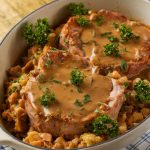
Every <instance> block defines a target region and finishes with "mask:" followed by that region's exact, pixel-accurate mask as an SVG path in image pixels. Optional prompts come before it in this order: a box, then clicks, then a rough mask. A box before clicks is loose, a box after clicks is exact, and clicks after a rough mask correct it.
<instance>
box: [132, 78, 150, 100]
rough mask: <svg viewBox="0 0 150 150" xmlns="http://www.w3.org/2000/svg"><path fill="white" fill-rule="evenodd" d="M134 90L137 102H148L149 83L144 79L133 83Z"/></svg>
mask: <svg viewBox="0 0 150 150" xmlns="http://www.w3.org/2000/svg"><path fill="white" fill-rule="evenodd" d="M134 90H135V92H136V93H137V95H136V98H137V100H138V101H139V102H142V103H150V85H149V84H148V83H147V82H145V81H144V80H140V81H138V82H137V83H136V84H135V85H134Z"/></svg>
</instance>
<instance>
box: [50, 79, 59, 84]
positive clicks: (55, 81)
mask: <svg viewBox="0 0 150 150" xmlns="http://www.w3.org/2000/svg"><path fill="white" fill-rule="evenodd" d="M52 81H53V82H54V83H57V84H61V81H59V80H55V79H53V80H52Z"/></svg>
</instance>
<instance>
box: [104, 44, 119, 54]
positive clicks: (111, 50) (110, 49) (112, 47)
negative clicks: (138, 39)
mask: <svg viewBox="0 0 150 150" xmlns="http://www.w3.org/2000/svg"><path fill="white" fill-rule="evenodd" d="M118 46H119V45H118V44H116V43H110V44H106V45H105V46H104V54H105V55H106V56H111V55H112V56H114V57H119V56H120V54H119V49H118Z"/></svg>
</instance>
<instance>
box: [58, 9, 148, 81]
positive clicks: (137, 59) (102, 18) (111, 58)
mask: <svg viewBox="0 0 150 150" xmlns="http://www.w3.org/2000/svg"><path fill="white" fill-rule="evenodd" d="M82 17H83V18H84V19H86V20H87V21H88V22H89V23H88V25H85V26H83V25H80V24H79V23H78V21H77V20H78V19H79V16H75V17H70V19H69V20H68V22H67V23H66V24H65V25H64V27H63V29H62V31H61V34H60V47H61V48H64V49H67V50H68V51H70V52H71V53H73V54H76V55H80V56H82V57H86V58H87V60H88V61H89V62H90V63H91V64H92V65H94V66H99V69H100V73H104V72H109V71H112V70H118V71H119V72H120V74H123V75H127V76H128V77H129V78H131V77H133V76H135V75H137V74H139V73H140V72H142V71H143V70H145V69H147V68H149V63H148V62H149V55H150V29H149V28H148V27H147V26H145V25H143V24H141V23H139V22H137V21H130V20H128V19H127V18H126V17H124V16H122V15H121V14H119V13H116V12H112V11H108V10H100V11H98V12H92V13H91V14H90V15H87V16H82ZM112 44H113V45H112ZM114 47H115V48H114ZM110 51H111V52H110ZM114 51H118V52H117V53H118V54H116V56H115V52H114ZM122 61H124V62H126V64H125V65H126V68H125V69H122V66H121V65H122ZM108 68H109V69H110V68H111V69H110V70H109V69H108ZM103 75H105V74H103Z"/></svg>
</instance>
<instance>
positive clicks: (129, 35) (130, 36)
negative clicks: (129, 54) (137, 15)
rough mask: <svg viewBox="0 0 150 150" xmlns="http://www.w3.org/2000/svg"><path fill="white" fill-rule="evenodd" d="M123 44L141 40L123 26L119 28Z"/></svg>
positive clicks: (128, 28)
mask: <svg viewBox="0 0 150 150" xmlns="http://www.w3.org/2000/svg"><path fill="white" fill-rule="evenodd" d="M119 31H120V37H121V43H127V42H128V41H129V40H136V39H139V36H137V35H135V34H134V33H133V32H132V29H131V28H130V27H128V26H126V25H125V24H122V25H121V26H120V28H119Z"/></svg>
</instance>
